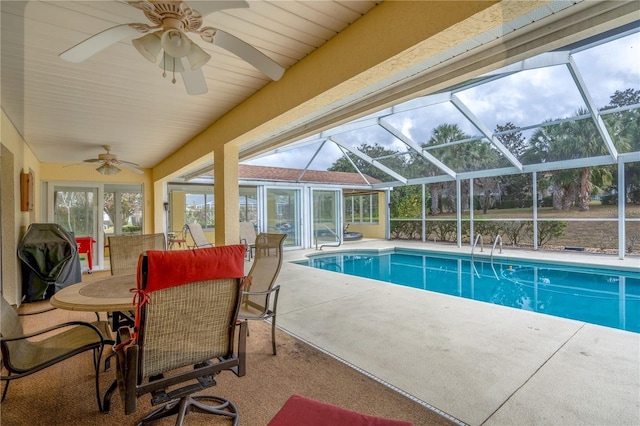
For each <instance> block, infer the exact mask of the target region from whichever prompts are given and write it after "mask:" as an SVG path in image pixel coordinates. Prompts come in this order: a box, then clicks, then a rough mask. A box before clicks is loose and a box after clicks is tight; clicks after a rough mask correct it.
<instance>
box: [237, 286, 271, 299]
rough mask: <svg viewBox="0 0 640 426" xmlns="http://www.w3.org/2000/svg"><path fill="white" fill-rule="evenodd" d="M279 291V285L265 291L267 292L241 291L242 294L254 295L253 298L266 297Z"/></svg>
mask: <svg viewBox="0 0 640 426" xmlns="http://www.w3.org/2000/svg"><path fill="white" fill-rule="evenodd" d="M278 291H280V285H277V286H275V287H272V288H271V290H267V291H243V292H242V294H247V295H250V296H251V295H254V296H259V295H267V294H271V293H274V292H278Z"/></svg>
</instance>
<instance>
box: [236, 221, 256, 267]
mask: <svg viewBox="0 0 640 426" xmlns="http://www.w3.org/2000/svg"><path fill="white" fill-rule="evenodd" d="M240 244H244V245H245V247H246V248H247V259H248V260H251V256H252V254H253V252H254V251H255V249H256V228H255V226H253V223H251V222H240Z"/></svg>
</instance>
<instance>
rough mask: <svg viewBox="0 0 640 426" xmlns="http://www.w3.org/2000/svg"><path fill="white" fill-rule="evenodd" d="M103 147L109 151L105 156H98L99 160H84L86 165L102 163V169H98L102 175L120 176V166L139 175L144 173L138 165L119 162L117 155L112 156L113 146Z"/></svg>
mask: <svg viewBox="0 0 640 426" xmlns="http://www.w3.org/2000/svg"><path fill="white" fill-rule="evenodd" d="M102 147H103V148H104V149H105V151H107V152H106V153H105V154H100V155H98V158H89V159H88V160H83V161H84V162H85V163H102V164H101V165H100V167H98V168H97V169H96V170H97V171H98V173H102V174H103V175H115V174H118V173H120V171H121V169H120V167H118V166H122V167H126V168H127V169H130V170H133V171H134V172H136V173H138V174H143V173H144V172H143V171H142V170H141V169H140V166H139V165H137V164H136V163H132V162H130V161H122V160H118V156H117V155H114V154H111V146H109V145H103V146H102Z"/></svg>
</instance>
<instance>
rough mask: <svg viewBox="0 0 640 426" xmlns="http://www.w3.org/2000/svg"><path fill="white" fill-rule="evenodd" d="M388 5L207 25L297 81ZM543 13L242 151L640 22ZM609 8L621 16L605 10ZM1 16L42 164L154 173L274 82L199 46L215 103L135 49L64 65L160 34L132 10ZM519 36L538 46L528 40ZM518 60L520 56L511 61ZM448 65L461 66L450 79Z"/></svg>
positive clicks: (221, 16)
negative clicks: (102, 160)
mask: <svg viewBox="0 0 640 426" xmlns="http://www.w3.org/2000/svg"><path fill="white" fill-rule="evenodd" d="M207 1H208V2H209V3H210V2H211V1H215V0H207ZM380 2H381V0H380V1H369V0H363V1H350V0H284V1H282V0H275V1H266V0H255V1H253V0H249V4H250V7H249V8H242V9H227V10H223V11H219V12H215V13H213V14H211V15H209V16H207V17H206V18H205V20H204V23H203V26H212V27H215V28H219V29H221V30H223V31H226V32H228V33H230V34H232V35H234V36H236V37H238V38H240V39H242V40H244V41H245V42H248V43H250V44H251V45H253V46H255V47H256V48H257V49H259V50H260V51H262V52H263V53H264V54H266V55H267V56H269V57H270V58H272V59H273V60H275V61H276V62H278V63H279V64H281V65H282V66H283V67H284V68H285V69H289V68H290V67H292V66H293V65H294V64H296V63H297V62H299V61H301V60H302V59H304V58H305V57H306V56H307V55H309V54H310V53H311V52H313V51H314V50H316V49H318V48H319V47H320V46H322V45H323V44H324V43H326V42H327V41H328V40H329V39H331V38H332V37H334V36H335V35H337V34H338V33H340V32H341V31H342V30H344V29H345V28H347V27H348V26H349V25H351V24H352V23H353V22H354V21H356V20H357V19H358V18H359V17H361V16H362V15H363V14H366V13H367V12H369V11H370V10H371V9H373V8H374V7H376V5H377V4H379V3H380ZM513 3H516V4H517V1H516V2H513ZM539 3H540V8H539V9H536V10H534V11H532V12H531V13H529V14H528V15H527V16H522V17H520V18H518V19H516V20H515V21H513V22H508V23H505V24H503V25H500V23H499V22H496V27H495V28H493V29H492V30H490V31H488V32H487V33H486V34H483V35H480V36H478V37H476V38H474V39H473V40H469V42H468V43H463V44H460V45H458V46H455V47H453V48H451V49H449V50H448V51H447V52H444V53H443V54H442V55H436V56H434V57H432V58H430V59H429V60H427V61H426V62H425V63H423V64H421V65H420V67H421V68H420V69H407V70H398V72H397V75H396V76H395V77H394V81H389V82H387V81H384V82H382V83H384V84H385V85H386V86H385V87H377V86H371V87H370V89H367V90H365V91H364V92H366V93H364V92H363V93H359V94H358V96H360V98H357V99H356V98H354V99H345V100H344V105H343V107H342V108H335V109H334V110H331V111H325V112H322V111H319V112H318V114H321V113H322V114H324V115H323V116H322V117H320V116H318V117H317V118H316V117H310V118H309V121H308V122H304V123H291V128H290V129H279V130H278V132H277V134H273V135H268V134H267V135H263V136H262V137H260V138H256V139H255V140H253V141H251V143H249V144H247V146H245V147H244V150H245V151H243V155H244V156H245V157H251V156H252V155H255V154H256V153H260V152H261V151H264V149H262V150H261V148H260V147H261V144H264V146H267V143H266V139H267V138H269V139H270V140H269V141H268V142H269V146H278V145H279V144H280V145H281V144H286V143H290V142H292V141H295V140H298V139H300V137H301V135H303V134H304V132H305V131H307V130H305V129H311V128H314V126H315V127H321V126H324V125H325V124H326V122H328V121H332V122H340V121H342V122H345V120H347V119H351V118H352V116H353V115H354V114H359V115H360V116H362V115H363V114H364V113H365V112H367V110H369V111H370V110H371V108H377V107H378V106H380V108H381V107H384V106H389V105H390V102H393V101H395V100H397V99H399V98H404V100H406V99H408V97H409V96H417V95H418V94H420V93H421V92H422V93H424V92H425V90H429V88H431V87H433V86H434V84H436V83H434V82H438V81H441V80H442V81H444V80H447V81H449V80H450V79H451V78H452V76H455V75H458V74H459V75H462V74H464V73H465V72H466V71H465V70H466V69H467V68H469V67H470V65H471V64H475V63H478V64H481V65H482V64H484V63H485V62H486V63H491V62H493V63H495V62H496V61H504V59H505V58H507V57H509V56H512V55H513V56H514V57H515V56H518V55H523V54H525V53H526V51H527V50H528V49H533V48H534V47H535V46H541V45H543V44H550V45H553V44H554V43H555V42H556V40H558V39H560V38H567V37H569V36H570V33H571V32H575V33H576V34H577V33H580V34H582V33H584V34H587V35H588V33H589V32H591V28H590V27H589V25H593V26H594V28H595V27H597V25H595V24H594V22H598V23H599V24H600V23H601V22H600V21H598V19H599V18H598V16H602V17H603V18H602V20H611V23H610V24H609V23H606V22H605V23H603V27H605V28H613V27H614V26H615V25H617V24H616V23H615V22H614V21H615V20H616V19H618V18H619V17H620V20H621V21H624V22H621V23H626V22H628V21H629V20H630V19H637V12H638V9H639V7H638V4H639V3H638V2H633V1H631V2H629V1H626V2H591V1H579V0H578V1H565V0H556V1H553V2H545V1H540V2H539ZM609 3H611V4H612V5H613V6H607V4H609ZM198 4H200V5H201V6H202V1H190V2H189V5H190V6H191V7H193V8H194V9H195V10H198ZM511 6H513V5H511ZM504 7H505V8H508V7H509V2H505V6H504ZM585 9H589V12H585ZM609 9H611V10H609ZM623 9H624V10H623ZM0 10H1V18H2V21H1V24H2V25H1V27H0V30H1V37H2V38H1V42H2V51H1V53H2V61H1V63H0V64H1V66H2V73H1V79H2V86H1V89H2V90H1V95H2V98H1V106H2V109H3V111H4V112H5V113H6V115H7V116H8V117H9V119H10V120H11V121H12V123H13V125H14V126H15V127H16V129H17V130H18V132H20V134H21V135H22V136H23V138H24V139H25V140H26V142H27V144H28V145H29V147H30V148H31V150H32V151H33V152H34V154H35V155H36V157H37V159H38V160H39V161H41V162H47V163H64V164H77V163H80V162H82V160H84V159H88V158H95V157H97V155H98V154H100V153H102V152H103V149H102V145H110V146H111V147H112V153H113V154H116V155H118V157H119V159H120V160H125V161H131V162H134V163H138V164H139V165H140V166H142V167H145V168H147V167H153V166H155V165H157V164H158V163H159V162H160V161H161V160H163V159H165V158H166V157H167V156H168V155H170V154H171V153H173V152H175V151H176V150H177V149H178V148H180V147H181V146H183V145H184V144H185V143H187V142H188V141H190V140H191V139H192V138H193V137H194V136H196V135H197V134H199V133H200V132H201V131H202V130H204V129H206V128H207V127H209V125H210V124H212V123H213V122H215V121H216V120H217V119H219V118H220V117H222V116H223V115H224V114H225V113H227V112H229V111H230V110H232V109H233V108H234V107H235V106H237V105H239V104H240V103H242V102H243V101H244V100H246V99H247V98H249V97H250V96H252V95H253V94H255V93H256V92H258V91H259V90H260V89H261V88H263V87H264V86H265V85H267V84H268V83H269V82H270V80H269V79H268V78H267V77H266V76H264V75H263V74H261V73H260V72H259V71H258V70H256V69H255V68H253V67H252V66H251V65H249V64H247V63H246V62H244V61H242V60H241V59H239V58H238V57H236V56H235V55H233V54H232V53H229V52H227V51H225V50H223V49H221V48H219V47H217V46H214V45H210V44H208V43H204V42H202V41H201V40H200V41H198V45H199V46H200V47H202V48H203V49H205V50H206V51H207V53H209V54H210V55H211V56H212V59H211V60H210V61H209V62H208V63H207V65H205V66H204V67H203V72H204V76H205V79H206V82H207V85H208V88H209V91H208V93H207V94H205V95H200V96H189V95H188V94H187V93H186V91H185V88H184V86H183V85H182V83H181V81H180V77H178V80H179V81H178V82H177V83H176V84H175V85H174V84H172V83H171V79H170V77H168V78H163V77H162V70H161V69H160V68H159V67H158V66H157V65H155V64H152V63H151V62H149V61H147V60H146V59H144V58H143V57H142V56H141V55H140V54H139V53H138V52H137V50H136V49H135V48H134V47H133V46H132V45H131V39H125V40H122V41H121V42H118V43H116V44H114V45H112V46H110V47H108V48H106V49H105V50H103V51H102V52H99V53H97V54H96V55H94V56H92V57H91V58H89V59H88V60H86V61H84V62H82V63H78V64H76V63H69V62H66V61H63V60H62V59H60V58H59V57H58V54H59V53H61V52H63V51H64V50H66V49H68V48H70V47H72V46H74V45H76V44H77V43H79V42H81V41H82V40H84V39H86V38H88V37H90V36H91V35H93V34H95V33H98V32H100V31H103V30H105V29H107V28H110V27H113V26H116V25H119V24H125V23H145V24H150V22H149V21H148V20H147V18H146V17H145V16H144V14H143V13H142V11H141V10H139V9H137V8H135V7H132V6H130V5H129V4H127V2H125V1H105V0H89V1H75V0H71V1H58V0H52V1H33V0H30V1H25V0H18V1H8V0H2V1H1V2H0ZM574 10H575V12H573V11H574ZM591 10H593V11H592V12H591ZM598 10H601V12H598ZM618 10H620V12H619V13H618ZM572 14H574V15H573V16H572ZM628 16H631V18H629V17H628ZM634 16H635V18H634ZM574 17H575V18H574ZM554 20H555V21H554ZM546 22H549V23H546ZM520 28H524V29H525V30H526V29H527V28H528V29H529V30H528V31H529V32H531V33H534V32H537V34H538V35H531V36H529V35H527V34H528V33H527V31H523V32H520V31H519V29H520ZM519 34H522V37H521V39H518V38H517V37H518V36H519ZM191 36H192V37H191V39H192V40H194V41H196V40H199V38H197V39H196V37H197V36H196V35H193V34H191ZM132 38H133V37H132ZM478 46H482V47H483V48H484V51H483V52H484V53H482V55H484V56H480V54H478V55H477V56H473V55H474V52H476V51H477V50H479V49H478ZM521 46H523V47H521ZM531 46H533V47H531ZM560 46H561V45H559V46H555V47H556V48H557V47H560ZM510 49H511V50H513V52H514V53H507V51H508V50H510ZM449 60H452V61H454V60H458V63H456V64H455V65H449V66H447V67H446V68H445V64H449V62H447V61H449ZM474 66H475V65H474ZM496 67H497V65H496ZM437 84H441V83H437ZM364 104H366V105H364ZM373 104H375V105H373ZM372 105H373V106H372ZM332 107H333V106H332ZM314 120H315V121H314ZM316 121H317V123H316Z"/></svg>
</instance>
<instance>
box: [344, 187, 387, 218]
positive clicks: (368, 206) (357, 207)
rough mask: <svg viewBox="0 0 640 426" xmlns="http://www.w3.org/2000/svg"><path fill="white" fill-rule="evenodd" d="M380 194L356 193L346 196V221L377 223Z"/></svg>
mask: <svg viewBox="0 0 640 426" xmlns="http://www.w3.org/2000/svg"><path fill="white" fill-rule="evenodd" d="M379 217H380V215H379V214H378V194H377V193H371V194H355V195H345V196H344V221H345V223H354V224H356V223H362V224H377V223H378V219H379Z"/></svg>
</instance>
